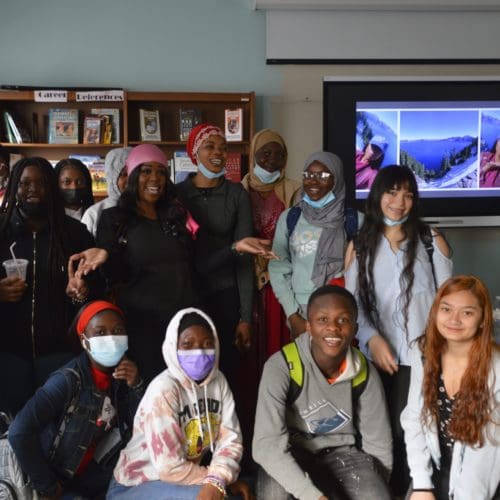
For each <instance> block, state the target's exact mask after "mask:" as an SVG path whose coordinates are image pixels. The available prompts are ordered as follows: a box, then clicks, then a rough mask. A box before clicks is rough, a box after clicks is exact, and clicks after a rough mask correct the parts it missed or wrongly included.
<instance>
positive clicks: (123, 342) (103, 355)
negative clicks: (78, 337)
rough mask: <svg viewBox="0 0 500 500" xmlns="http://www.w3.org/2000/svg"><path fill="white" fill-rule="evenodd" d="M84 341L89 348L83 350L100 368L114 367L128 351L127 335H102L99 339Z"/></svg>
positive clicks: (91, 338)
mask: <svg viewBox="0 0 500 500" xmlns="http://www.w3.org/2000/svg"><path fill="white" fill-rule="evenodd" d="M83 338H84V339H86V340H87V342H88V343H89V348H88V349H87V348H85V346H84V348H85V349H86V351H87V352H88V353H89V354H90V356H92V359H93V360H94V361H95V362H96V363H99V364H100V365H101V366H106V367H111V366H116V365H117V364H118V363H119V362H120V360H121V359H122V358H123V355H124V354H125V352H126V351H127V349H128V336H127V335H103V336H101V337H90V338H87V337H85V335H84V336H83Z"/></svg>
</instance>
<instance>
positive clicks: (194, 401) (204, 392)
mask: <svg viewBox="0 0 500 500" xmlns="http://www.w3.org/2000/svg"><path fill="white" fill-rule="evenodd" d="M191 389H192V391H193V395H194V398H193V405H194V407H195V408H196V417H197V419H198V430H199V431H200V436H201V441H202V442H203V436H204V432H203V425H202V424H201V413H200V406H199V405H198V393H197V392H196V385H195V384H194V382H191ZM203 397H204V398H205V417H206V419H207V427H208V437H209V439H210V451H211V452H212V453H213V452H214V438H213V434H212V425H211V423H210V414H209V411H208V396H207V386H206V385H204V386H203Z"/></svg>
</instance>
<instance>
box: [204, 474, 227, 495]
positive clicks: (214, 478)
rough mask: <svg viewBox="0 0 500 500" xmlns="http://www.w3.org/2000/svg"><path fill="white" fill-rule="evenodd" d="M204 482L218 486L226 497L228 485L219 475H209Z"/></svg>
mask: <svg viewBox="0 0 500 500" xmlns="http://www.w3.org/2000/svg"><path fill="white" fill-rule="evenodd" d="M203 482H204V483H205V484H210V485H212V486H213V487H214V488H217V489H218V490H219V492H220V493H221V494H222V496H224V497H226V485H225V484H224V481H222V480H220V479H219V478H218V477H217V476H212V475H208V476H207V477H206V478H205V481H203Z"/></svg>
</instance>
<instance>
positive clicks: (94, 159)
mask: <svg viewBox="0 0 500 500" xmlns="http://www.w3.org/2000/svg"><path fill="white" fill-rule="evenodd" d="M69 157H70V158H75V159H76V160H80V161H81V162H82V163H83V164H84V165H85V166H86V167H87V168H88V169H89V172H90V177H91V178H92V192H93V193H94V194H95V195H106V194H107V189H108V184H107V181H106V173H105V171H104V158H101V157H100V156H99V155H78V154H74V155H70V156H69Z"/></svg>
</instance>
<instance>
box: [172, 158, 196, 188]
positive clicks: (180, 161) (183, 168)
mask: <svg viewBox="0 0 500 500" xmlns="http://www.w3.org/2000/svg"><path fill="white" fill-rule="evenodd" d="M197 171H198V167H197V166H196V165H195V164H194V163H193V162H192V161H191V158H189V156H188V154H187V152H186V151H175V152H174V181H175V184H179V182H182V181H183V180H184V179H186V177H187V176H188V175H189V174H190V173H191V172H197Z"/></svg>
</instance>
